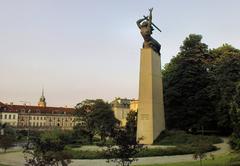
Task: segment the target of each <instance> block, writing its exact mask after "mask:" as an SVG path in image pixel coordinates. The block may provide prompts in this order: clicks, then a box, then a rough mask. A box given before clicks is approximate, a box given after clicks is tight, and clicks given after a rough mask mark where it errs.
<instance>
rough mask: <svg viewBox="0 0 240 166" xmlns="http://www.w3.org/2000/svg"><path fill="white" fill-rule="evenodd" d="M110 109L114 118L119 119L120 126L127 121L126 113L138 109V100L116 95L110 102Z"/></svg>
mask: <svg viewBox="0 0 240 166" xmlns="http://www.w3.org/2000/svg"><path fill="white" fill-rule="evenodd" d="M111 105H112V110H113V112H114V116H115V118H116V119H118V120H119V121H120V125H121V126H125V125H126V123H127V115H128V113H129V112H130V111H136V112H137V110H138V100H135V99H132V100H131V99H126V98H124V99H123V98H119V97H116V98H115V100H113V101H112V102H111Z"/></svg>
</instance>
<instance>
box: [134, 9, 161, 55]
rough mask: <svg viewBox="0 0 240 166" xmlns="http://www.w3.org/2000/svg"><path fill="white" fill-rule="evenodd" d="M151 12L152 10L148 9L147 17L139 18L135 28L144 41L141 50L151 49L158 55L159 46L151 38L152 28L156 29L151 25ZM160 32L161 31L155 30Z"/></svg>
mask: <svg viewBox="0 0 240 166" xmlns="http://www.w3.org/2000/svg"><path fill="white" fill-rule="evenodd" d="M152 11H153V8H151V9H149V12H150V14H149V16H148V17H145V16H144V18H141V19H139V20H138V21H137V26H138V27H139V29H140V32H141V35H142V37H143V39H144V42H143V48H152V49H153V50H154V51H155V52H157V53H158V54H159V55H160V49H161V45H160V44H159V43H158V42H157V41H156V40H155V39H154V38H152V36H151V35H152V31H153V30H154V29H153V26H154V27H155V28H157V27H156V26H155V25H154V24H153V23H152ZM157 29H158V30H159V31H160V32H161V30H160V29H159V28H157Z"/></svg>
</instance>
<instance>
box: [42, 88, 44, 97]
mask: <svg viewBox="0 0 240 166" xmlns="http://www.w3.org/2000/svg"><path fill="white" fill-rule="evenodd" d="M42 96H44V88H42Z"/></svg>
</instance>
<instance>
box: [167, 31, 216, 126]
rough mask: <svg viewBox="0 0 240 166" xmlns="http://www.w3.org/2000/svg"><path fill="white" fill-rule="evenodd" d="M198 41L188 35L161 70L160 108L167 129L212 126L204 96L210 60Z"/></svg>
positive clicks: (210, 110) (212, 117) (210, 108)
mask: <svg viewBox="0 0 240 166" xmlns="http://www.w3.org/2000/svg"><path fill="white" fill-rule="evenodd" d="M201 39H202V36H201V35H196V34H191V35H189V36H188V37H187V38H186V39H185V40H184V41H183V45H182V46H181V47H180V52H179V53H178V54H177V56H176V57H174V58H173V59H172V60H171V62H170V63H169V64H167V65H166V66H165V67H164V70H163V85H164V107H165V113H166V125H167V127H168V129H181V130H188V129H190V128H198V129H199V128H203V127H204V128H208V129H211V128H213V127H215V126H216V119H215V112H214V105H213V104H212V103H211V102H209V101H210V100H209V96H208V88H209V83H210V80H211V78H210V77H209V71H208V69H209V64H210V62H211V61H212V56H211V55H210V54H209V51H208V46H207V45H206V44H205V43H202V42H201ZM173 122H174V123H173ZM175 122H180V123H175Z"/></svg>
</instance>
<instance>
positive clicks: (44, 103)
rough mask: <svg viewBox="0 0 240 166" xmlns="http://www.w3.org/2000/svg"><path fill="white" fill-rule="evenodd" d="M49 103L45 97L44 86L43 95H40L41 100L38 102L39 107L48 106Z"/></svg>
mask: <svg viewBox="0 0 240 166" xmlns="http://www.w3.org/2000/svg"><path fill="white" fill-rule="evenodd" d="M46 105H47V103H46V99H45V97H44V88H42V96H41V97H40V100H39V102H38V106H39V107H46Z"/></svg>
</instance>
